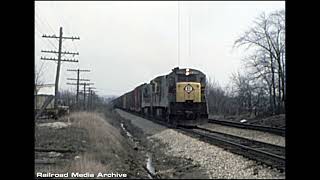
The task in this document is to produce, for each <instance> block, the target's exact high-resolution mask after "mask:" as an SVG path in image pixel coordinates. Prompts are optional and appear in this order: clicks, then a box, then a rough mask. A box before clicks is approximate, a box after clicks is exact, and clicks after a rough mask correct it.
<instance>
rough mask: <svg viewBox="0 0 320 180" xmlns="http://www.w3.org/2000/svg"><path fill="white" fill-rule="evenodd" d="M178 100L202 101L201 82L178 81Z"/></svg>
mask: <svg viewBox="0 0 320 180" xmlns="http://www.w3.org/2000/svg"><path fill="white" fill-rule="evenodd" d="M176 90H177V92H176V102H201V84H200V83H198V82H178V83H177V84H176Z"/></svg>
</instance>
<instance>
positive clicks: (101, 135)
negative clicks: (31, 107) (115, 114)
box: [39, 112, 129, 174]
mask: <svg viewBox="0 0 320 180" xmlns="http://www.w3.org/2000/svg"><path fill="white" fill-rule="evenodd" d="M107 118H108V117H107ZM107 118H106V117H105V116H104V115H103V114H102V113H96V112H95V113H94V112H76V113H71V114H70V116H69V121H70V122H71V126H69V127H67V128H65V129H58V130H56V133H50V134H49V135H46V136H56V135H54V134H60V135H59V137H57V138H55V139H56V140H55V141H57V142H55V143H57V144H60V143H61V142H63V141H64V139H68V138H69V139H70V140H68V142H70V143H68V144H70V145H71V146H74V143H76V142H77V141H79V142H81V141H83V139H85V140H86V141H87V142H86V149H85V151H84V152H82V153H80V154H78V157H79V158H75V159H72V160H71V161H70V162H67V163H64V164H63V165H53V166H51V167H47V168H46V172H51V173H66V172H70V173H71V172H79V173H95V174H96V173H98V172H102V173H107V172H118V173H126V172H124V171H125V170H126V169H127V168H125V167H123V164H125V163H124V161H125V160H126V159H127V158H128V155H129V153H128V149H129V148H128V144H127V142H126V141H125V139H124V137H123V136H122V135H121V134H120V132H119V130H118V129H116V128H115V127H113V126H112V125H110V124H109V123H108V122H110V121H111V120H108V119H107ZM73 129H79V130H83V131H85V132H86V133H85V134H86V138H83V137H80V136H79V135H80V134H79V133H73V132H74V131H73ZM51 131H52V130H51ZM45 132H48V131H47V130H45ZM45 132H44V133H45ZM62 132H63V133H64V135H63V136H62V135H61V133H62ZM45 134H46V133H45ZM47 138H50V137H47ZM47 138H45V139H47ZM45 139H43V138H42V139H41V140H42V141H43V142H46V141H45ZM39 144H41V143H39ZM60 145H62V144H60ZM79 147H80V146H79ZM75 148H76V147H75Z"/></svg>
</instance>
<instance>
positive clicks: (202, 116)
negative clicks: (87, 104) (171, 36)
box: [113, 68, 208, 125]
mask: <svg viewBox="0 0 320 180" xmlns="http://www.w3.org/2000/svg"><path fill="white" fill-rule="evenodd" d="M205 88H206V76H205V75H204V74H203V73H202V72H201V71H199V70H195V69H188V68H187V69H179V68H175V69H173V70H172V72H171V73H169V74H167V75H164V76H158V77H156V78H155V79H153V80H151V81H150V83H144V84H142V85H140V86H138V87H136V88H135V89H134V90H132V91H131V92H128V93H126V94H124V95H122V96H120V97H118V98H117V99H115V100H114V101H113V104H114V106H115V107H117V108H121V109H124V110H128V111H132V112H136V113H139V114H141V115H144V116H147V117H152V118H156V119H160V120H163V121H165V122H167V123H169V124H173V125H197V124H202V123H204V122H206V120H207V118H208V109H207V103H206V97H205Z"/></svg>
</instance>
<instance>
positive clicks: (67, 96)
mask: <svg viewBox="0 0 320 180" xmlns="http://www.w3.org/2000/svg"><path fill="white" fill-rule="evenodd" d="M111 99H112V97H110V98H105V97H102V96H99V95H98V94H96V93H94V92H92V93H91V94H87V95H86V97H85V98H84V95H83V93H81V92H80V93H79V102H77V96H76V93H74V92H71V91H69V90H62V91H60V92H59V104H60V105H64V106H69V108H70V110H74V111H78V110H84V111H95V110H97V109H99V108H104V107H105V105H106V104H108V102H109V101H110V100H111Z"/></svg>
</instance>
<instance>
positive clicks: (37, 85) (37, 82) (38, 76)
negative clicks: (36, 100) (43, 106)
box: [34, 63, 44, 94]
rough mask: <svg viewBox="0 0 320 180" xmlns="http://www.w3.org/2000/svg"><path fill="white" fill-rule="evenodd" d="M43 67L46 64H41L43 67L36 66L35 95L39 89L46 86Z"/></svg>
mask: <svg viewBox="0 0 320 180" xmlns="http://www.w3.org/2000/svg"><path fill="white" fill-rule="evenodd" d="M43 65H44V63H42V64H41V66H40V67H39V66H37V65H35V68H34V69H35V72H34V91H35V94H38V91H39V88H40V87H41V86H43V85H44V80H43V73H44V72H43Z"/></svg>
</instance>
